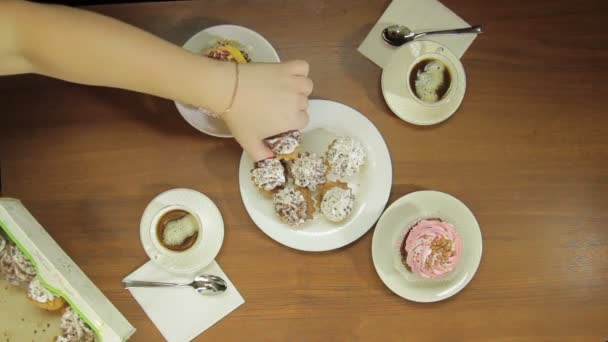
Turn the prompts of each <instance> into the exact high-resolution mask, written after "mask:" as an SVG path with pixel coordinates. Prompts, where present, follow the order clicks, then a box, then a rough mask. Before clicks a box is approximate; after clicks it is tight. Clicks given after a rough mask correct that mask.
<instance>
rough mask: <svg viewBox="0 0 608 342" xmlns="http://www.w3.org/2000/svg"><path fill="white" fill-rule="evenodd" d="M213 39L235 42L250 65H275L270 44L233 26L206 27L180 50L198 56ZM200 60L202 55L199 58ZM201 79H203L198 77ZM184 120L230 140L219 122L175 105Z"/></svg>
mask: <svg viewBox="0 0 608 342" xmlns="http://www.w3.org/2000/svg"><path fill="white" fill-rule="evenodd" d="M217 39H230V40H237V41H239V42H240V43H241V45H243V46H244V47H245V48H246V49H247V50H248V51H249V52H250V57H251V61H252V62H263V63H279V62H280V61H281V60H280V59H279V55H278V54H277V51H276V50H275V49H274V47H272V45H271V44H270V43H269V42H268V40H266V38H264V37H262V36H261V35H260V34H259V33H257V32H255V31H253V30H250V29H248V28H245V27H242V26H237V25H218V26H212V27H209V28H206V29H204V30H202V31H200V32H199V33H197V34H195V35H194V36H192V37H191V38H190V39H188V41H187V42H186V43H185V44H184V46H183V47H184V49H186V50H188V51H191V52H194V53H196V54H200V53H201V52H202V51H204V50H205V49H207V48H209V47H210V45H209V44H210V43H212V42H213V41H214V40H217ZM201 58H203V56H202V55H201ZM201 77H205V76H204V75H201ZM175 106H176V107H177V110H178V111H179V112H180V114H181V115H182V116H183V117H184V119H185V120H186V121H187V122H188V123H189V124H190V125H192V126H193V127H194V128H196V129H198V130H199V131H201V132H203V133H206V134H209V135H212V136H214V137H218V138H231V137H232V133H230V130H229V129H228V127H227V126H226V124H225V123H224V121H223V120H221V119H217V118H214V117H211V116H209V115H206V114H203V113H202V112H201V111H200V110H198V109H197V108H195V107H192V106H189V105H185V104H183V103H179V102H175Z"/></svg>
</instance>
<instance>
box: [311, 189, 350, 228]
mask: <svg viewBox="0 0 608 342" xmlns="http://www.w3.org/2000/svg"><path fill="white" fill-rule="evenodd" d="M319 198H320V200H319V202H320V204H319V209H320V210H321V213H322V214H323V216H325V218H326V219H328V220H329V221H332V222H336V223H337V222H342V221H344V220H345V219H346V218H347V217H348V216H349V215H350V213H351V212H352V211H353V207H354V204H355V195H354V194H353V191H352V189H350V188H349V187H348V184H346V183H342V182H328V183H326V184H325V185H324V186H323V188H322V189H321V191H320V194H319Z"/></svg>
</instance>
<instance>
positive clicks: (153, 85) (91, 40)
mask: <svg viewBox="0 0 608 342" xmlns="http://www.w3.org/2000/svg"><path fill="white" fill-rule="evenodd" d="M3 6H4V8H3ZM0 22H3V23H4V24H3V25H5V26H6V27H3V28H0V29H1V30H3V31H5V32H8V33H7V38H8V39H7V41H9V42H7V43H5V44H6V45H7V46H8V47H7V46H5V47H4V49H5V50H7V51H8V52H7V53H5V54H4V55H5V56H4V57H5V58H2V59H0V63H3V64H5V67H4V68H3V67H0V72H2V71H4V73H22V72H35V73H39V74H43V75H47V76H51V77H56V78H60V79H64V80H67V81H71V82H77V83H84V84H90V85H100V86H108V87H115V88H122V89H129V90H133V91H138V92H142V93H148V94H152V95H156V96H160V97H164V98H169V99H175V100H179V101H182V102H185V103H190V104H194V105H199V106H207V107H210V108H212V109H215V110H221V108H222V107H223V106H225V105H227V102H228V101H229V96H230V95H229V94H228V93H230V91H231V82H233V80H231V79H230V77H226V74H228V75H231V72H232V70H231V69H229V68H227V65H226V66H225V65H223V63H218V62H215V61H211V60H208V59H206V58H201V57H200V56H197V55H194V54H192V53H190V52H188V51H186V50H184V49H182V48H180V47H178V46H175V45H173V44H170V43H168V42H166V41H163V40H162V39H160V38H157V37H155V36H153V35H151V34H149V33H147V32H145V31H142V30H140V29H137V28H135V27H133V26H130V25H127V24H124V23H122V22H120V21H117V20H114V19H111V18H108V17H105V16H102V15H98V14H95V13H92V12H87V11H82V10H77V9H72V8H68V7H63V6H51V5H39V4H33V3H27V2H20V1H18V2H13V1H5V2H3V1H0ZM11 41H12V45H11ZM0 48H2V47H0ZM1 52H2V51H0V55H2V54H1ZM11 71H12V72H11Z"/></svg>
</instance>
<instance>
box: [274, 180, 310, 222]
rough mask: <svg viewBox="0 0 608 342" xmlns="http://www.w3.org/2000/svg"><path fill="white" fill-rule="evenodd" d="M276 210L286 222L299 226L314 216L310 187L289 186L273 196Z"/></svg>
mask: <svg viewBox="0 0 608 342" xmlns="http://www.w3.org/2000/svg"><path fill="white" fill-rule="evenodd" d="M272 201H273V205H274V211H275V213H276V214H277V216H278V217H279V218H280V219H281V221H283V222H284V223H286V224H288V225H290V226H292V227H298V226H300V225H301V224H303V223H305V222H306V221H308V220H311V219H312V218H313V215H314V212H315V206H314V201H313V199H312V197H311V195H310V192H309V191H308V189H305V188H294V187H292V186H288V187H286V188H284V189H281V190H279V191H277V192H276V193H275V194H274V196H273V197H272Z"/></svg>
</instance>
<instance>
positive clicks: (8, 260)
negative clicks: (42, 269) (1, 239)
mask: <svg viewBox="0 0 608 342" xmlns="http://www.w3.org/2000/svg"><path fill="white" fill-rule="evenodd" d="M4 249H5V250H4V251H3V253H1V255H0V273H2V275H3V276H4V277H5V278H6V280H7V281H8V282H9V283H11V284H13V285H17V286H26V285H27V284H29V283H30V281H32V279H34V277H35V276H36V269H35V268H34V265H32V263H31V262H30V261H29V260H28V259H27V257H26V256H25V255H24V254H23V253H21V251H20V250H19V248H17V246H15V245H14V244H12V243H6V246H5V247H4Z"/></svg>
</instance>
